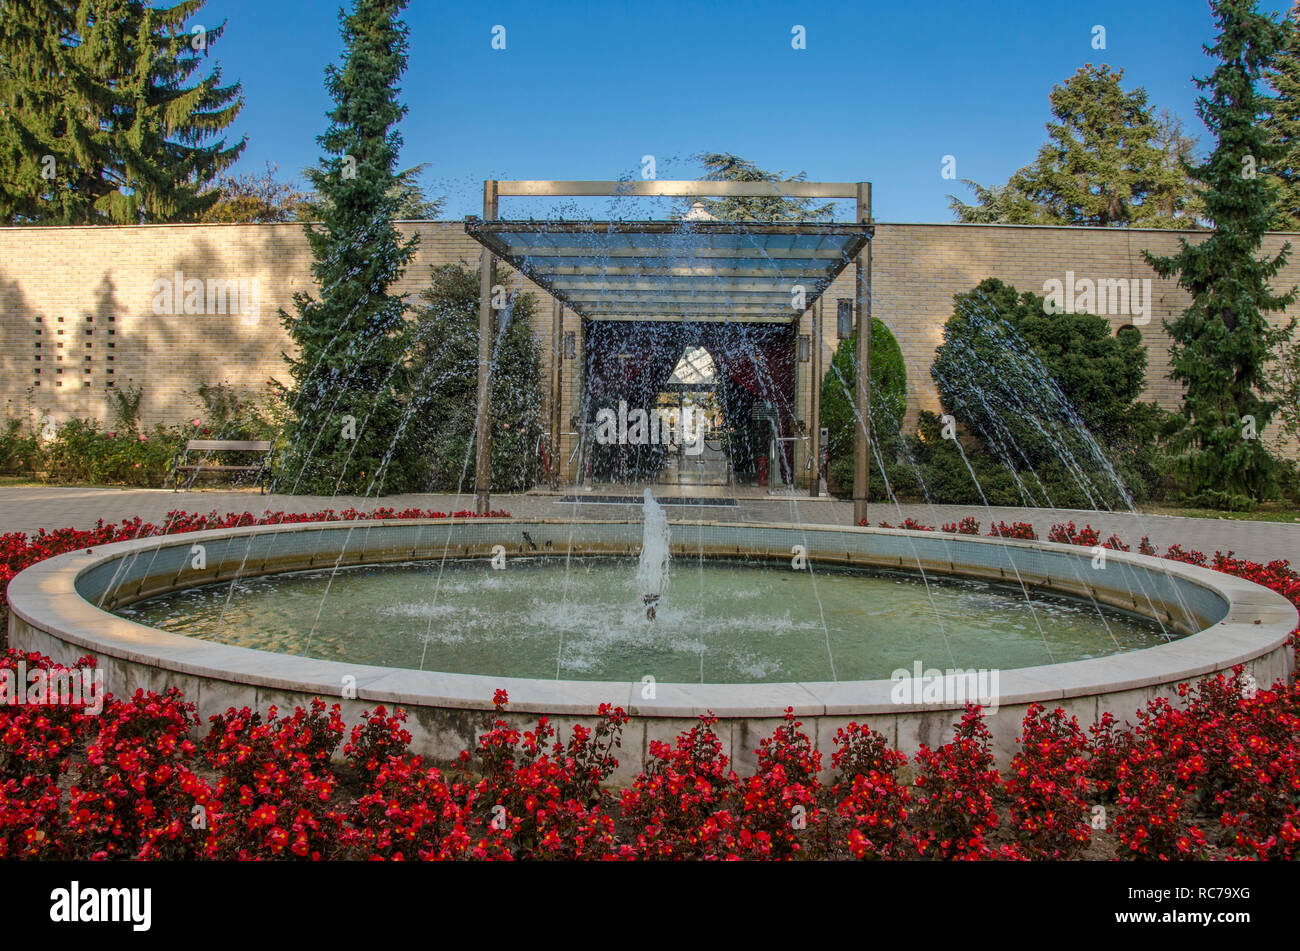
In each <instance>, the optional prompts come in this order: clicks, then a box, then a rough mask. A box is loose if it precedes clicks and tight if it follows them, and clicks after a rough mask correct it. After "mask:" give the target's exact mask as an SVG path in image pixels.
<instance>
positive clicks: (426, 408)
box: [387, 264, 542, 492]
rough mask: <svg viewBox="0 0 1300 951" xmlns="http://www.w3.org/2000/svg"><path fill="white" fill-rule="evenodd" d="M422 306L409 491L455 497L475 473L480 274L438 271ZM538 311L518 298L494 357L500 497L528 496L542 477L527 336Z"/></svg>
mask: <svg viewBox="0 0 1300 951" xmlns="http://www.w3.org/2000/svg"><path fill="white" fill-rule="evenodd" d="M497 280H498V282H500V283H503V284H504V283H505V282H506V280H507V277H506V275H504V274H503V273H501V272H500V271H498V275H497ZM420 301H421V304H422V307H423V309H422V310H421V311H419V313H418V314H417V316H416V321H415V324H414V327H413V330H412V333H413V335H414V341H415V345H414V350H413V352H412V358H411V365H410V367H409V371H410V375H411V380H412V384H411V385H412V388H413V395H412V397H411V398H412V400H413V401H414V402H415V403H416V405H417V407H418V408H417V409H416V410H415V411H414V412H413V413H412V414H411V418H410V421H409V423H408V427H407V431H406V434H405V435H404V437H403V439H404V440H405V441H406V442H407V443H408V444H409V446H410V447H411V450H412V452H413V453H414V458H415V459H416V460H418V464H416V465H414V466H413V467H412V472H411V474H410V475H406V476H403V478H404V479H405V480H406V483H407V486H408V489H409V490H420V491H431V490H432V491H446V490H450V491H454V490H456V489H458V488H462V487H463V483H464V480H465V479H466V478H467V473H470V474H471V475H470V476H469V477H470V478H472V472H473V469H472V466H473V461H472V460H471V459H469V456H468V453H469V448H470V445H471V442H472V440H473V436H474V424H475V418H476V407H477V405H478V396H477V394H478V389H477V388H478V311H479V275H478V271H477V270H476V269H471V268H469V267H466V266H465V265H463V264H448V265H443V266H440V267H435V268H433V269H432V271H431V282H430V286H429V287H428V288H426V289H425V290H424V291H422V292H421V293H420ZM536 306H537V305H536V301H535V300H534V298H533V296H532V295H531V294H527V293H525V294H520V295H518V296H517V297H515V299H514V304H513V309H512V311H511V318H510V326H509V327H508V328H507V330H506V332H505V333H504V334H502V335H499V337H498V340H497V352H496V353H495V354H494V364H493V367H494V369H493V373H492V421H491V423H492V488H493V490H494V491H497V492H515V491H522V490H525V489H528V488H530V487H532V486H533V485H534V484H535V483H536V480H537V478H538V475H539V473H538V466H539V464H540V459H539V457H538V454H537V451H536V450H537V440H538V437H539V435H540V434H541V426H542V421H541V405H542V397H541V382H540V381H541V365H540V363H539V359H538V355H537V346H536V344H535V343H534V341H533V337H532V331H531V329H530V326H531V324H530V321H531V320H532V317H533V314H534V312H535V310H536ZM497 313H498V315H499V314H500V312H497ZM396 477H397V473H393V476H392V477H390V478H389V480H388V482H387V487H388V489H389V490H390V491H396V488H395V486H396V483H395V482H394V481H393V478H396Z"/></svg>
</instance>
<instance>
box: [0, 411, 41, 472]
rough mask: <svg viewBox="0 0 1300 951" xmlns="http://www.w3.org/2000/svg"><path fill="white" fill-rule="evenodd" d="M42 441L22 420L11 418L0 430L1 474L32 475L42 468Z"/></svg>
mask: <svg viewBox="0 0 1300 951" xmlns="http://www.w3.org/2000/svg"><path fill="white" fill-rule="evenodd" d="M40 461H41V445H40V440H38V439H37V438H36V433H34V432H32V431H31V430H30V429H29V428H28V427H27V426H26V425H25V424H24V422H23V421H22V420H21V419H18V418H17V417H13V416H11V417H9V418H7V419H6V420H5V422H4V429H3V430H0V472H4V473H6V474H16V475H30V474H31V473H33V472H35V471H36V470H37V469H39V468H40V466H39V465H38V463H39V462H40Z"/></svg>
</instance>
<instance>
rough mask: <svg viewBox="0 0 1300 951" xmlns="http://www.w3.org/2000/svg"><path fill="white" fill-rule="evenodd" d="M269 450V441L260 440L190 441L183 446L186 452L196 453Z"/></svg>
mask: <svg viewBox="0 0 1300 951" xmlns="http://www.w3.org/2000/svg"><path fill="white" fill-rule="evenodd" d="M270 448H271V443H270V441H269V440H262V439H191V440H190V441H189V442H187V443H186V444H185V451H186V452H197V451H200V450H208V451H221V450H226V451H228V452H268V451H269V450H270Z"/></svg>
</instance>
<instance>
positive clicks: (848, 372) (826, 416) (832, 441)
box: [821, 317, 907, 468]
mask: <svg viewBox="0 0 1300 951" xmlns="http://www.w3.org/2000/svg"><path fill="white" fill-rule="evenodd" d="M856 353H857V334H856V333H855V334H853V335H852V336H850V337H845V338H844V339H843V340H841V341H840V343H839V346H838V347H837V348H836V350H835V356H834V357H832V358H831V365H830V367H829V368H827V370H826V374H825V376H823V377H822V383H821V387H822V398H821V410H822V421H821V424H822V425H823V426H825V427H826V455H827V458H828V460H835V459H839V458H844V457H852V455H853V441H854V436H855V432H856V429H857V414H856V412H855V410H854V406H853V386H854V381H856V380H857V378H858V372H857V358H856ZM906 411H907V364H906V363H905V362H904V360H903V351H902V349H901V348H900V347H899V346H898V341H897V340H895V339H894V335H893V334H892V333H890V331H889V328H888V327H886V326H885V324H884V322H883V321H882V320H881V319H880V318H879V317H873V318H871V437H872V441H873V442H874V443H875V444H876V445H877V447H879V448H880V449H881V451H882V453H883V455H884V457H885V458H886V459H889V460H890V461H892V459H893V455H894V453H895V452H896V450H897V445H898V440H899V431H900V427H901V426H902V423H903V414H904V413H905V412H906ZM871 465H872V467H873V468H874V467H875V462H874V461H873V462H872V463H871Z"/></svg>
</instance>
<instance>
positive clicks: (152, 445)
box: [43, 419, 182, 486]
mask: <svg viewBox="0 0 1300 951" xmlns="http://www.w3.org/2000/svg"><path fill="white" fill-rule="evenodd" d="M181 441H182V437H181V434H180V433H179V432H178V431H177V430H175V429H167V428H165V427H164V426H162V425H161V424H159V425H157V426H155V427H154V429H153V431H152V432H151V433H148V434H144V433H136V432H130V431H127V432H118V431H117V430H108V431H105V430H103V429H101V427H100V424H99V423H98V422H97V421H95V420H91V419H72V420H68V421H67V422H66V423H64V424H63V425H61V426H59V427H58V429H57V430H56V432H55V436H54V439H52V440H50V441H49V442H48V443H46V444H45V445H44V447H43V456H44V462H43V465H44V466H45V468H46V470H47V471H48V477H49V479H50V480H51V481H53V482H64V483H68V482H91V483H97V484H116V485H134V486H161V485H162V484H163V481H164V480H165V479H166V478H167V476H168V475H169V474H170V472H171V464H172V458H173V456H174V454H175V452H176V450H177V448H178V447H179V446H180V444H181Z"/></svg>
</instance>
